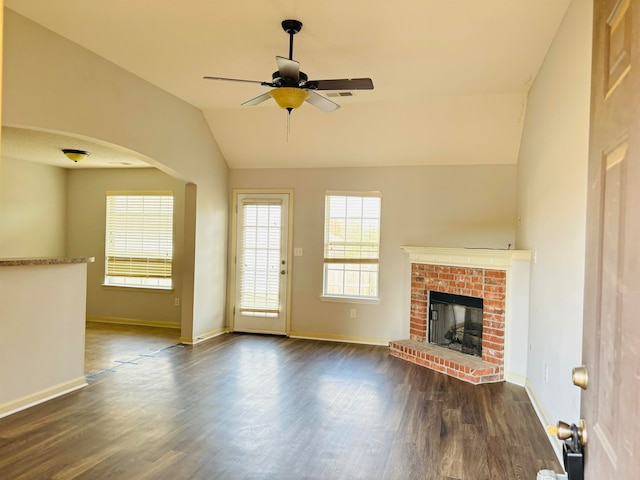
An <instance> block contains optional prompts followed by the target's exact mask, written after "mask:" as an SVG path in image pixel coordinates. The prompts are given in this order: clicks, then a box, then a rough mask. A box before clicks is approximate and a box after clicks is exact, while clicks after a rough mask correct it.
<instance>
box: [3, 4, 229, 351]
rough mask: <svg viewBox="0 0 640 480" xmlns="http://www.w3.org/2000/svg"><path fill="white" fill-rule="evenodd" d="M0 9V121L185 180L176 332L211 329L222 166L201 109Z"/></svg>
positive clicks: (217, 309)
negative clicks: (0, 68)
mask: <svg viewBox="0 0 640 480" xmlns="http://www.w3.org/2000/svg"><path fill="white" fill-rule="evenodd" d="M4 14H5V22H4V35H5V42H4V44H5V49H4V77H3V91H4V94H3V124H4V125H8V126H16V127H26V128H37V129H42V130H47V131H55V132H63V133H65V134H70V135H81V136H84V137H88V138H91V139H93V140H95V141H103V142H107V143H109V144H112V145H118V146H120V147H123V148H127V149H129V150H131V151H133V152H136V153H137V154H139V155H141V156H143V157H144V158H146V159H147V160H148V161H149V162H150V163H152V164H153V165H154V166H156V167H158V168H160V169H161V170H163V171H165V172H167V173H169V174H170V175H172V176H174V177H176V178H180V179H182V180H183V181H185V182H192V183H193V184H195V185H196V187H194V189H195V191H197V194H196V196H195V198H194V201H193V202H190V203H189V206H190V207H193V208H194V211H193V212H189V213H190V215H191V216H190V217H189V218H192V217H193V225H189V229H188V231H189V232H190V233H191V234H192V235H193V238H186V239H185V241H186V243H187V244H188V245H189V248H188V249H185V252H188V254H189V255H191V258H185V264H188V265H192V266H193V269H189V270H185V275H184V277H183V279H182V282H183V283H182V289H183V294H182V297H183V305H184V306H185V308H183V309H182V311H183V317H182V335H183V336H185V337H186V338H187V339H192V338H200V337H206V336H208V335H210V334H212V333H214V332H216V331H218V330H219V329H221V328H222V327H223V325H224V312H225V297H226V290H225V289H226V258H227V255H226V238H227V217H228V205H227V199H228V192H227V179H228V168H227V165H226V163H225V161H224V158H223V157H222V154H221V153H220V150H219V148H218V145H217V144H216V141H215V139H214V138H213V135H212V134H211V131H210V130H209V127H208V125H207V122H206V120H205V118H204V116H203V115H202V112H200V111H199V110H198V109H196V108H195V107H193V106H191V105H189V104H187V103H185V102H183V101H182V100H179V99H178V98H176V97H174V96H172V95H169V94H168V93H166V92H164V91H162V90H160V89H159V88H157V87H154V86H153V85H151V84H149V83H147V82H145V81H144V80H142V79H140V78H139V77H136V76H135V75H132V74H131V73H129V72H126V71H125V70H123V69H121V68H119V67H117V66H115V65H114V64H112V63H110V62H108V61H107V60H105V59H103V58H101V57H98V56H97V55H95V54H93V53H91V52H89V51H88V50H85V49H83V48H81V47H79V46H78V45H76V44H74V43H72V42H69V41H68V40H66V39H64V38H62V37H60V36H58V35H56V34H54V33H53V32H51V31H49V30H46V29H44V28H42V27H40V26H39V25H37V24H35V23H33V22H31V21H29V20H27V19H25V18H24V17H22V16H20V15H17V14H16V13H14V12H12V11H11V10H9V9H5V11H4ZM69 72H82V74H79V75H75V74H74V75H70V74H69Z"/></svg>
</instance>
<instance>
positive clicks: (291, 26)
mask: <svg viewBox="0 0 640 480" xmlns="http://www.w3.org/2000/svg"><path fill="white" fill-rule="evenodd" d="M282 29H283V30H284V31H285V32H287V33H288V34H289V60H293V36H294V35H295V34H296V33H298V32H299V31H300V30H302V22H301V21H300V20H283V21H282Z"/></svg>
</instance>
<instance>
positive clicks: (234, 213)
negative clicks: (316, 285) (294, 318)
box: [227, 188, 293, 337]
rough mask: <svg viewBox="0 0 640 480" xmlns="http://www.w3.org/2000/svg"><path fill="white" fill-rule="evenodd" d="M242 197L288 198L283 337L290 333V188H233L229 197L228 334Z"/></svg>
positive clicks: (291, 237) (291, 191)
mask: <svg viewBox="0 0 640 480" xmlns="http://www.w3.org/2000/svg"><path fill="white" fill-rule="evenodd" d="M241 194H244V195H247V194H248V195H251V194H256V195H264V194H275V195H288V196H289V212H288V219H289V226H288V229H287V230H288V231H287V282H286V295H287V299H286V304H287V313H286V315H285V335H286V336H287V337H288V336H289V334H290V333H291V285H292V282H291V277H292V273H293V272H292V270H293V268H292V267H293V265H292V263H291V262H292V260H293V189H292V188H234V189H233V190H232V193H231V196H232V200H231V238H230V242H231V255H229V288H228V289H227V291H228V293H227V305H228V306H229V307H228V308H227V326H228V330H229V331H230V332H233V330H234V323H235V319H234V311H235V308H236V259H237V256H238V245H237V241H238V231H237V230H238V196H239V195H241Z"/></svg>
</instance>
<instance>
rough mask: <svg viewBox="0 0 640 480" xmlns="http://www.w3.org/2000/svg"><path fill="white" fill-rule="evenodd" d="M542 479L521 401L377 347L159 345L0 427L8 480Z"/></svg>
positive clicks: (520, 396)
mask: <svg viewBox="0 0 640 480" xmlns="http://www.w3.org/2000/svg"><path fill="white" fill-rule="evenodd" d="M138 350H139V348H138ZM105 366H106V365H105ZM543 468H552V469H555V470H556V471H558V472H560V471H562V470H561V468H560V465H559V464H558V463H557V461H556V459H555V455H554V453H553V451H552V449H551V446H550V445H549V442H548V440H547V438H546V434H545V433H544V430H543V429H542V427H541V426H540V423H539V422H538V420H537V417H536V416H535V413H534V411H533V408H532V407H531V405H530V403H529V400H528V398H527V395H526V392H525V391H524V389H522V388H520V387H517V386H514V385H510V384H506V383H499V384H487V385H477V386H474V385H470V384H468V383H465V382H461V381H459V380H456V379H454V378H451V377H447V376H445V375H442V374H439V373H437V372H433V371H431V370H428V369H425V368H422V367H419V366H417V365H414V364H411V363H408V362H405V361H402V360H400V359H397V358H395V357H391V356H389V355H388V353H387V349H386V348H385V347H377V346H367V345H354V344H344V343H331V342H320V341H311V340H299V339H287V338H283V337H270V336H258V335H242V334H228V335H223V336H220V337H217V338H215V339H212V340H210V341H208V342H205V343H203V344H200V345H196V346H170V345H169V346H166V347H164V348H162V349H160V350H157V351H155V352H154V353H152V354H146V355H145V356H138V357H135V361H132V362H131V363H120V364H118V365H117V366H116V368H108V369H106V370H104V371H103V374H102V375H99V376H96V377H95V378H94V381H92V382H91V383H90V385H89V386H88V387H87V388H85V389H83V390H80V391H78V392H74V393H72V394H69V395H66V396H64V397H61V398H58V399H55V400H52V401H50V402H48V403H46V404H43V405H39V406H36V407H33V408H31V409H28V410H25V411H23V412H19V413H16V414H14V415H12V416H9V417H6V418H4V419H0V478H1V479H11V480H19V479H92V480H93V479H153V480H155V479H171V480H177V479H203V480H204V479H207V480H209V479H233V480H238V479H285V480H286V479H323V480H324V479H366V480H375V479H384V480H391V479H396V480H400V479H412V480H413V479H426V480H483V479H492V480H493V479H510V480H514V479H527V480H531V479H535V478H536V473H537V471H538V470H540V469H543Z"/></svg>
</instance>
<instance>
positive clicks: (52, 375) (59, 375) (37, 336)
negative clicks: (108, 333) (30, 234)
mask: <svg viewBox="0 0 640 480" xmlns="http://www.w3.org/2000/svg"><path fill="white" fill-rule="evenodd" d="M86 279H87V275H86V264H84V263H80V264H64V265H28V266H12V267H10V266H0V386H1V388H0V417H1V416H3V415H6V414H9V413H11V412H13V411H16V410H20V409H23V408H25V407H28V406H30V405H32V404H35V403H40V402H42V401H44V400H46V399H48V398H51V397H53V396H57V395H60V394H62V393H65V392H68V391H71V390H74V389H77V388H80V387H82V386H84V385H86V380H85V377H84V325H85V320H84V312H85V285H86ZM43 319H45V320H46V321H43Z"/></svg>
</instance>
